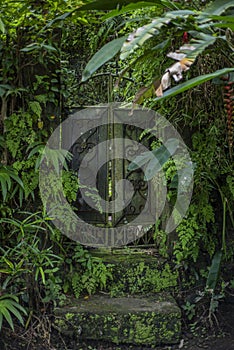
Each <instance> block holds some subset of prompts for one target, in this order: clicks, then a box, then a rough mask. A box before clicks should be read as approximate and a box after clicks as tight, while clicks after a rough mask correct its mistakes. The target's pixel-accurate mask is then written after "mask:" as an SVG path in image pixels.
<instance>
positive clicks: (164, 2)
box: [78, 0, 175, 11]
mask: <svg viewBox="0 0 234 350" xmlns="http://www.w3.org/2000/svg"><path fill="white" fill-rule="evenodd" d="M141 2H142V0H112V1H110V0H96V1H93V2H91V3H89V4H86V5H83V6H81V7H79V8H78V10H79V11H87V10H103V11H106V10H114V9H116V8H117V7H118V8H120V9H121V8H122V7H123V6H127V5H128V4H133V3H141ZM144 3H145V4H146V6H148V4H149V3H154V6H161V7H168V8H175V6H173V2H172V1H169V0H154V1H144ZM135 9H136V8H135Z"/></svg>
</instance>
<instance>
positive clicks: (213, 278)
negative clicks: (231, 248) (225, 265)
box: [206, 251, 222, 291]
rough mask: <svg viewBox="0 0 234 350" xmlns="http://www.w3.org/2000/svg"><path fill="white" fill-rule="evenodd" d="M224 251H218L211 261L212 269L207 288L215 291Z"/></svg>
mask: <svg viewBox="0 0 234 350" xmlns="http://www.w3.org/2000/svg"><path fill="white" fill-rule="evenodd" d="M221 260H222V252H221V251H219V252H216V253H215V255H214V257H213V259H212V263H211V267H210V271H209V274H208V277H207V281H206V288H207V289H209V290H212V291H214V290H215V288H216V285H217V282H218V278H219V272H220V266H221Z"/></svg>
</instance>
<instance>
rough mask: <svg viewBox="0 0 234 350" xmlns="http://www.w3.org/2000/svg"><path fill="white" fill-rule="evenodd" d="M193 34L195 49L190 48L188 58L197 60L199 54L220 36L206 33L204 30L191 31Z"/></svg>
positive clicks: (192, 42) (192, 43)
mask: <svg viewBox="0 0 234 350" xmlns="http://www.w3.org/2000/svg"><path fill="white" fill-rule="evenodd" d="M189 33H190V34H191V35H192V37H193V38H192V40H191V45H192V46H193V47H194V49H193V50H189V51H188V53H187V55H186V58H188V59H193V60H195V59H196V58H197V56H198V55H200V54H202V53H203V52H204V50H205V49H206V48H207V47H208V46H211V45H213V44H214V43H215V41H216V40H217V39H218V38H220V37H218V36H213V35H209V34H205V33H202V32H195V31H191V32H189Z"/></svg>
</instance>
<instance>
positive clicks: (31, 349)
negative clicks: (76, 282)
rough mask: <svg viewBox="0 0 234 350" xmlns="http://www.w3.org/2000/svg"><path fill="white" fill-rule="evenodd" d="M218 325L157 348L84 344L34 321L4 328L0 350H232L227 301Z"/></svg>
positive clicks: (232, 311)
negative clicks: (173, 343)
mask: <svg viewBox="0 0 234 350" xmlns="http://www.w3.org/2000/svg"><path fill="white" fill-rule="evenodd" d="M216 317H217V320H218V325H216V327H215V329H213V330H210V331H205V330H204V328H203V331H202V330H201V329H200V328H198V329H197V330H194V331H193V332H191V330H189V329H188V330H187V331H183V333H182V335H181V340H180V342H179V343H178V344H175V345H167V346H166V345H164V346H158V347H152V348H147V347H139V346H138V347H133V346H126V345H118V346H117V345H113V344H103V343H94V342H92V343H91V342H89V343H88V344H84V343H82V342H79V341H78V340H75V339H71V338H64V337H62V336H61V335H60V334H59V333H57V332H56V331H55V330H53V329H50V322H49V320H48V319H46V318H45V320H44V322H41V321H39V320H36V321H35V324H34V326H32V327H30V328H29V329H28V330H27V331H25V330H22V329H21V328H18V329H15V331H14V332H13V331H11V330H9V329H7V328H5V327H3V328H2V332H1V333H0V350H149V349H151V350H152V349H154V350H176V349H186V350H202V349H211V350H234V302H233V300H232V301H226V302H223V303H221V304H220V306H219V309H218V312H217V315H216Z"/></svg>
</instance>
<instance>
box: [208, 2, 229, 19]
mask: <svg viewBox="0 0 234 350" xmlns="http://www.w3.org/2000/svg"><path fill="white" fill-rule="evenodd" d="M231 7H233V8H234V3H233V0H215V1H212V2H211V3H210V4H209V5H208V6H207V7H206V8H205V9H204V13H203V14H202V15H201V17H204V16H206V15H207V14H211V15H221V14H222V13H223V12H224V11H226V10H227V9H229V8H231Z"/></svg>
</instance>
